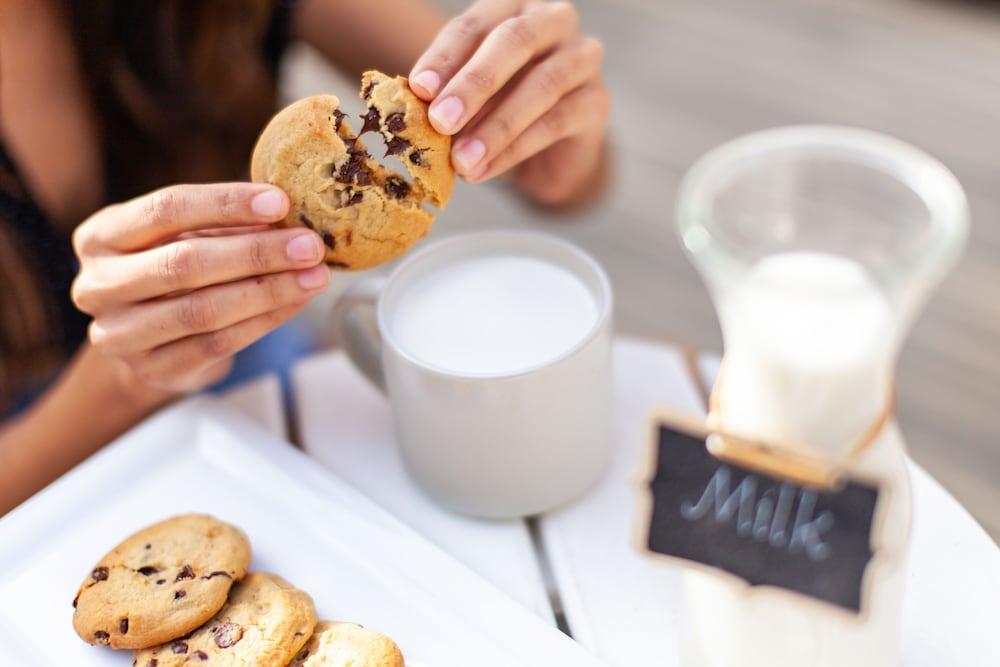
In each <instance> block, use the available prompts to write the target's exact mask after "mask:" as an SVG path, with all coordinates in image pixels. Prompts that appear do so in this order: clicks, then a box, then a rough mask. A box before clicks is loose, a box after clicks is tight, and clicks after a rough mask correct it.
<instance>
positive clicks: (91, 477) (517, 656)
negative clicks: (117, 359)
mask: <svg viewBox="0 0 1000 667" xmlns="http://www.w3.org/2000/svg"><path fill="white" fill-rule="evenodd" d="M182 512H208V513H211V514H214V515H215V516H218V517H219V518H222V519H224V520H227V521H230V522H232V523H234V524H236V525H239V526H240V527H242V528H243V529H244V530H245V531H246V532H247V534H248V535H249V536H250V540H251V543H252V545H253V549H254V557H253V562H252V565H251V567H252V569H256V570H263V571H271V572H274V573H276V574H279V575H281V576H283V577H284V578H286V579H288V580H289V581H291V582H292V583H293V584H294V585H296V586H298V587H300V588H302V589H304V590H306V591H308V592H309V593H310V594H311V595H312V597H313V599H314V600H315V602H316V607H317V611H318V612H319V615H320V617H321V618H328V619H339V620H350V621H355V622H358V623H362V624H364V625H366V626H369V627H372V628H374V629H377V630H380V631H382V632H385V633H387V634H388V635H390V636H391V637H393V638H394V639H395V640H396V641H397V642H398V643H399V645H400V647H401V648H402V650H403V652H404V654H405V655H406V657H407V662H408V664H411V665H420V667H444V666H450V665H455V666H456V667H457V666H461V667H469V665H472V664H474V665H477V667H479V666H482V667H485V666H492V665H496V666H501V665H502V666H503V667H510V666H512V665H574V666H577V665H579V666H584V667H585V666H587V665H599V664H601V663H599V661H598V660H597V659H596V658H593V657H592V656H591V655H590V654H588V653H586V652H585V651H584V650H583V649H582V648H580V647H579V645H577V644H576V643H574V642H573V641H572V640H570V639H569V638H567V637H565V636H564V635H562V634H561V633H560V632H558V631H557V630H554V629H553V628H551V627H550V626H548V625H546V624H545V623H544V622H543V621H541V620H539V619H538V618H537V617H536V616H534V615H533V614H531V613H530V612H528V611H526V610H525V609H524V608H522V607H520V606H519V605H518V604H517V603H515V602H514V601H513V600H512V599H511V598H509V597H507V595H506V594H504V593H502V592H500V591H499V590H497V589H495V588H493V587H492V586H491V585H490V584H488V583H486V582H485V581H483V580H482V579H480V578H479V577H478V576H477V575H475V574H473V573H472V572H471V571H470V570H468V569H467V568H466V567H465V566H464V565H461V564H460V563H458V562H457V561H455V560H453V559H452V558H451V557H450V556H447V555H446V554H444V553H443V552H441V551H440V550H438V549H437V548H436V547H434V546H432V545H431V544H430V543H428V542H426V541H425V540H424V539H423V538H421V537H419V536H417V535H416V534H415V533H414V532H413V531H412V530H410V529H409V528H407V527H406V526H404V525H403V524H401V523H400V522H399V521H397V520H396V519H394V518H393V517H391V516H389V515H388V514H386V513H385V512H384V511H383V510H381V509H380V508H378V507H377V506H376V505H374V504H373V503H372V502H371V501H369V500H368V499H367V498H365V497H364V496H362V495H360V494H359V493H358V492H356V491H355V490H353V489H352V488H351V487H349V486H348V485H347V484H345V483H343V482H341V481H340V480H339V479H337V478H336V477H334V476H333V475H331V474H330V473H329V472H327V471H325V470H323V469H322V468H320V467H319V466H318V465H316V464H315V463H313V462H312V461H311V460H310V459H309V458H308V457H306V456H305V455H303V454H302V453H301V452H299V451H297V450H295V449H293V448H292V447H290V446H289V445H287V444H286V443H283V442H281V441H280V440H278V439H276V438H274V437H273V436H271V435H270V434H268V433H266V432H264V431H262V430H261V429H259V428H258V427H256V426H254V425H252V424H250V423H249V422H247V421H245V420H244V419H242V418H240V417H238V416H236V415H234V414H231V413H227V412H226V411H225V410H224V409H223V408H222V407H221V406H219V405H217V404H216V403H214V402H213V401H211V400H210V399H196V400H194V401H190V402H188V403H186V404H183V405H181V406H178V407H177V408H174V409H171V410H168V411H166V412H164V413H162V414H160V415H159V416H157V417H154V418H153V419H151V420H150V421H148V422H146V423H145V424H143V425H142V426H140V427H139V428H137V429H136V430H134V431H133V432H131V433H129V434H127V435H126V436H124V437H123V438H121V439H120V441H119V442H117V443H115V444H113V445H111V446H110V447H108V448H106V449H105V450H104V451H102V452H101V453H99V454H97V455H95V456H93V457H91V459H89V460H88V461H86V462H85V463H83V464H82V465H81V466H79V467H78V468H77V469H75V470H73V471H72V472H71V473H69V474H67V475H66V476H65V477H63V478H62V479H60V480H59V481H58V482H56V483H55V484H53V485H52V486H50V487H49V488H48V489H46V490H45V491H43V492H42V493H40V494H39V495H38V496H36V497H35V498H33V499H32V500H30V501H29V502H27V503H26V504H25V505H23V506H22V507H20V508H18V509H17V510H15V511H14V512H12V513H11V514H9V515H7V516H6V517H4V518H3V519H0V665H4V666H7V665H16V666H18V667H20V666H22V665H25V666H27V665H36V664H37V665H74V666H76V665H118V666H124V665H129V664H131V652H129V651H121V652H113V651H110V650H108V649H105V648H97V647H91V646H88V645H86V644H84V643H83V642H82V641H80V639H79V638H77V637H76V635H75V634H74V632H73V628H72V624H71V616H72V608H71V604H70V603H71V601H72V599H73V596H74V594H75V592H76V587H77V586H78V584H79V583H80V581H81V580H82V579H83V577H84V576H86V574H87V572H89V571H90V568H91V567H93V564H94V563H95V562H96V561H97V560H98V559H99V558H100V557H101V556H102V555H103V554H104V553H105V552H106V551H107V550H108V549H109V548H110V547H112V546H114V545H115V544H116V543H117V542H118V541H119V540H121V539H122V538H124V537H125V536H127V535H128V534H130V533H131V532H133V531H135V530H137V529H139V528H141V527H142V526H145V525H147V524H150V523H153V522H154V521H158V520H160V519H162V518H165V517H168V516H171V515H174V514H178V513H182Z"/></svg>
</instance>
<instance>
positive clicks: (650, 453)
mask: <svg viewBox="0 0 1000 667" xmlns="http://www.w3.org/2000/svg"><path fill="white" fill-rule="evenodd" d="M664 424H665V425H667V426H668V427H670V428H672V429H676V430H678V431H681V432H684V433H687V434H689V435H691V436H693V437H698V438H701V439H702V440H707V438H708V436H709V435H710V434H711V433H712V430H711V429H709V428H708V425H707V424H706V422H705V420H704V419H703V418H700V417H697V416H694V415H691V414H684V413H681V412H678V411H676V410H672V409H670V408H666V407H658V408H656V409H654V410H653V411H652V412H651V413H650V416H649V419H648V427H647V429H646V434H647V435H646V443H645V448H644V450H643V455H642V457H640V462H639V468H638V470H637V474H636V475H635V478H634V482H635V484H634V491H635V494H636V512H635V514H634V521H633V524H632V546H633V548H634V549H635V550H636V551H637V552H638V553H640V554H642V555H643V556H645V557H647V558H650V559H652V560H655V561H660V562H663V563H665V564H668V565H671V566H673V567H678V568H681V569H686V570H694V571H697V572H701V573H704V574H708V575H711V576H714V577H717V578H720V579H722V580H724V581H727V582H729V583H730V584H731V585H733V586H735V587H736V588H737V589H739V590H740V591H741V592H742V594H743V595H745V596H755V597H761V598H764V599H768V598H770V599H774V600H776V601H787V600H788V599H794V600H796V603H797V604H799V605H800V607H801V608H802V611H803V612H806V613H811V614H826V615H828V616H830V617H835V618H837V619H840V620H841V621H847V622H849V623H855V624H859V625H861V624H864V623H865V622H867V620H868V617H869V615H870V610H871V602H872V600H871V595H872V594H871V588H872V586H871V582H872V580H873V579H875V578H877V577H879V576H880V575H881V573H882V572H883V570H885V569H886V568H887V567H888V566H889V565H890V564H891V562H892V561H895V560H898V559H899V554H895V553H890V552H888V551H887V550H885V549H882V548H879V543H880V542H881V541H882V540H881V538H880V536H881V535H883V534H884V529H885V515H886V507H887V506H888V504H889V503H890V502H891V501H890V496H891V494H892V490H891V487H889V486H887V485H884V484H881V481H882V480H880V479H879V478H877V477H874V476H872V475H868V474H864V473H859V472H858V471H856V470H846V471H845V472H844V476H845V478H847V477H849V478H850V479H853V480H856V481H859V482H863V483H865V484H868V485H872V486H878V488H879V500H878V504H877V506H876V509H875V513H874V517H873V523H872V528H871V544H872V551H873V554H872V557H871V560H870V561H869V563H868V565H867V567H866V569H865V573H864V575H863V578H862V584H861V600H862V601H861V610H860V612H854V611H851V610H848V609H845V608H843V607H840V606H837V605H834V604H830V603H828V602H825V601H823V600H819V599H816V598H813V597H812V596H809V595H806V594H804V593H801V592H798V591H795V590H791V589H787V588H781V587H778V586H773V585H768V584H756V585H754V584H750V583H749V582H748V581H747V580H746V579H744V578H742V577H740V576H738V575H736V574H733V573H731V572H728V571H726V570H723V569H721V568H719V567H714V566H711V565H707V564H705V563H700V562H697V561H692V560H688V559H685V558H680V557H677V556H672V555H669V554H663V553H659V552H657V551H653V550H651V549H650V548H649V547H648V542H649V531H650V526H651V522H652V517H653V493H652V491H651V489H650V483H651V482H652V480H653V478H654V477H655V475H656V466H657V458H658V453H659V431H660V426H661V425H664ZM705 446H706V450H707V451H709V454H710V455H712V456H713V457H714V458H718V457H717V456H715V455H714V454H712V453H711V451H710V449H709V448H708V447H707V445H705ZM720 462H722V461H721V460H720ZM730 465H732V464H730Z"/></svg>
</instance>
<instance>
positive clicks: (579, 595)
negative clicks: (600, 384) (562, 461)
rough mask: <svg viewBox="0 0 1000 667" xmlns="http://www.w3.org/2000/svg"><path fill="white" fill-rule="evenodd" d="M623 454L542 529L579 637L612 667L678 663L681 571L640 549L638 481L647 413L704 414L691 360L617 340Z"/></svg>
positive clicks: (617, 453)
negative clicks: (635, 529) (635, 530)
mask: <svg viewBox="0 0 1000 667" xmlns="http://www.w3.org/2000/svg"><path fill="white" fill-rule="evenodd" d="M615 392H616V394H615V396H616V415H615V424H616V429H615V438H616V440H615V446H616V450H615V455H614V458H613V460H612V462H611V465H610V467H609V469H608V471H607V473H606V474H605V476H604V478H603V479H601V481H600V482H599V483H598V485H597V487H595V488H594V489H593V490H592V491H590V492H589V493H587V495H586V496H584V497H583V498H581V499H579V500H578V501H576V502H574V503H572V504H570V505H568V506H567V507H564V508H562V509H560V510H557V511H555V512H551V513H549V514H547V515H545V516H544V517H543V518H542V519H541V532H542V536H543V538H544V544H545V548H546V551H547V553H548V554H549V557H550V559H551V568H552V571H553V573H554V576H555V580H556V582H557V584H558V587H559V594H560V597H561V600H562V605H563V609H564V612H565V614H566V619H567V621H568V625H569V629H570V631H571V632H572V634H573V637H574V638H575V639H576V640H577V641H579V642H580V643H582V644H583V645H584V646H586V647H587V648H589V649H590V650H591V651H593V652H594V653H595V654H597V656H598V657H600V658H602V659H604V660H606V661H608V662H609V663H610V664H612V665H623V666H625V665H627V666H629V667H633V666H635V665H676V664H678V662H677V656H676V641H677V624H678V618H677V595H678V583H679V576H678V570H676V569H675V568H671V567H664V566H663V564H662V563H658V562H654V561H651V560H648V559H646V558H645V557H643V556H640V555H639V554H638V553H637V552H636V551H634V550H633V547H632V525H631V523H632V519H633V513H634V509H635V507H636V492H637V489H638V486H637V485H636V484H635V476H636V474H637V470H638V467H639V461H640V460H641V456H642V455H643V454H644V447H645V444H646V428H647V425H648V422H647V420H648V417H649V413H650V412H651V411H652V410H653V408H655V407H658V406H670V407H673V408H676V409H678V410H682V411H686V412H688V413H693V414H698V413H699V411H700V410H701V401H700V398H699V397H698V395H697V390H696V388H695V386H694V384H693V383H692V382H691V380H690V378H689V376H688V374H687V371H686V362H685V360H684V357H683V354H682V353H681V352H679V351H678V350H676V349H672V348H670V347H667V346H664V345H660V344H655V343H650V342H643V341H639V340H637V339H628V338H619V339H618V340H617V341H616V343H615Z"/></svg>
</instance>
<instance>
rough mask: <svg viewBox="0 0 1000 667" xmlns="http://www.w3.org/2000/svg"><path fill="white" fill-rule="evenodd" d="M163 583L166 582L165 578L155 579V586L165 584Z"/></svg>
mask: <svg viewBox="0 0 1000 667" xmlns="http://www.w3.org/2000/svg"><path fill="white" fill-rule="evenodd" d="M165 583H167V580H166V579H157V580H156V585H157V586H159V585H160V584H165Z"/></svg>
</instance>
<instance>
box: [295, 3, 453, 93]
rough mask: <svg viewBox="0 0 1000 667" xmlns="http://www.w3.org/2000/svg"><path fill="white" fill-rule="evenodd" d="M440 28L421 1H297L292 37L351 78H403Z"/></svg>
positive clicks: (432, 12)
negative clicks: (380, 74)
mask: <svg viewBox="0 0 1000 667" xmlns="http://www.w3.org/2000/svg"><path fill="white" fill-rule="evenodd" d="M444 23H445V17H444V16H443V15H442V14H441V13H440V12H439V11H438V10H437V9H435V8H434V6H433V5H431V4H430V3H429V2H425V1H424V0H409V1H406V2H401V1H400V0H300V1H299V2H298V4H297V5H296V9H295V17H294V19H293V21H292V35H293V36H294V37H297V38H299V39H302V40H303V41H305V42H308V43H309V44H312V45H313V46H314V47H316V48H317V49H319V50H320V51H321V52H322V53H323V55H325V56H326V57H327V58H329V59H330V60H331V61H332V62H335V63H336V64H337V65H338V66H339V67H342V68H344V69H346V70H348V71H349V72H353V73H354V74H359V75H360V74H361V72H363V71H365V70H369V69H379V70H382V71H384V72H386V73H389V74H406V73H407V72H409V71H410V67H412V66H413V63H414V62H416V60H417V57H418V56H419V55H420V54H421V53H423V51H424V49H426V48H427V46H428V45H429V44H430V43H431V40H433V39H434V35H436V34H437V33H438V31H439V30H440V29H441V27H442V26H443V25H444Z"/></svg>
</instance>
